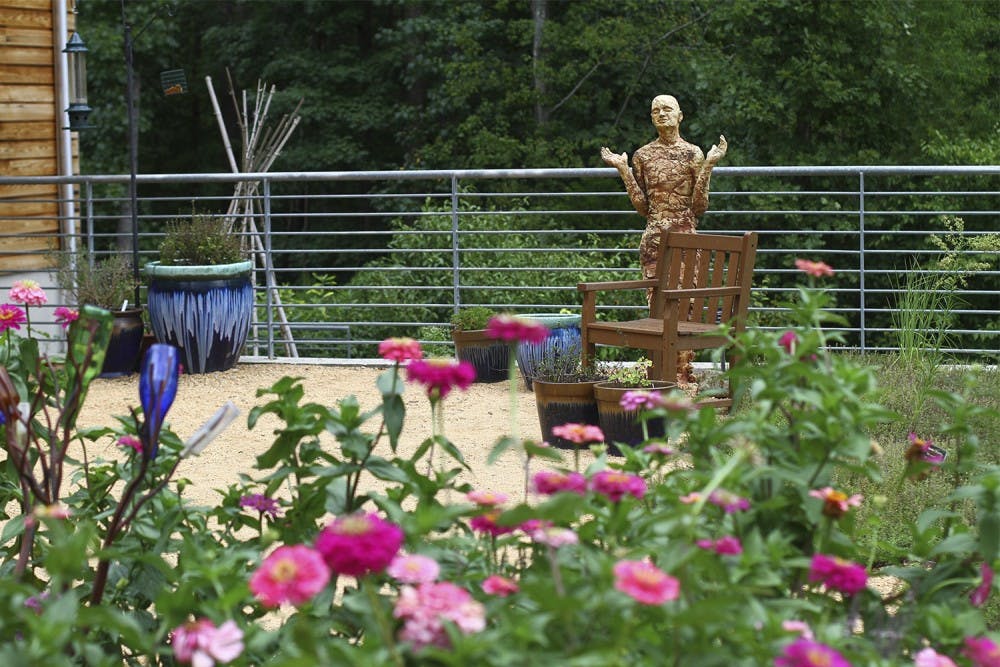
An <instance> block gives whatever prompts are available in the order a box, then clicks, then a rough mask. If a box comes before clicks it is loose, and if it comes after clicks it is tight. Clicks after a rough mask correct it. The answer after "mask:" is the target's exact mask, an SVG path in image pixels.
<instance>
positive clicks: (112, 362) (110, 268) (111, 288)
mask: <svg viewBox="0 0 1000 667" xmlns="http://www.w3.org/2000/svg"><path fill="white" fill-rule="evenodd" d="M56 282H57V283H58V284H59V288H60V289H62V290H63V291H64V292H66V293H67V294H68V295H69V300H70V302H71V303H73V304H74V305H75V306H76V307H77V308H81V307H83V306H86V305H89V306H97V307H98V308H103V309H104V310H109V311H111V314H112V318H113V319H112V330H111V341H110V342H109V343H108V349H107V352H106V353H105V356H104V365H103V366H102V367H101V377H119V376H122V375H129V374H131V373H133V372H134V371H135V370H136V367H137V365H138V362H139V353H140V351H141V348H142V334H143V324H142V308H141V307H139V305H138V304H135V303H131V304H130V301H131V300H132V299H134V295H135V288H136V281H135V276H134V273H133V271H132V263H131V262H130V261H129V259H128V257H127V256H126V255H123V254H111V255H108V256H107V257H106V258H103V259H99V260H96V261H95V260H94V259H93V258H92V257H88V256H87V255H85V254H84V253H75V254H72V253H71V254H67V255H63V256H62V257H61V258H60V264H59V270H58V271H57V273H56ZM130 305H131V307H130Z"/></svg>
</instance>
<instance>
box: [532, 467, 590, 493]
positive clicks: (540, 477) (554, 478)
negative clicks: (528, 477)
mask: <svg viewBox="0 0 1000 667" xmlns="http://www.w3.org/2000/svg"><path fill="white" fill-rule="evenodd" d="M532 481H533V482H534V485H535V491H537V492H538V493H541V494H542V495H546V496H549V495H552V494H554V493H559V492H560V491H569V492H570V493H576V494H579V495H581V496H582V495H583V494H585V493H586V492H587V480H586V478H584V476H583V475H581V474H580V473H578V472H569V473H561V472H556V471H555V470H542V471H540V472H537V473H535V476H534V478H533V480H532Z"/></svg>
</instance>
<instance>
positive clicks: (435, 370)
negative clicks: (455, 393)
mask: <svg viewBox="0 0 1000 667" xmlns="http://www.w3.org/2000/svg"><path fill="white" fill-rule="evenodd" d="M406 379H407V380H409V381H411V382H417V383H419V384H422V385H424V387H425V389H426V390H427V395H428V396H429V397H431V398H432V399H435V400H437V399H439V398H444V397H445V396H447V395H448V394H450V393H451V390H452V389H455V388H458V389H461V390H462V391H465V390H466V389H468V388H469V385H471V384H472V383H473V382H475V381H476V369H475V367H474V366H473V365H472V364H470V363H469V362H467V361H455V360H454V359H414V360H413V361H411V362H410V364H409V365H408V366H407V367H406Z"/></svg>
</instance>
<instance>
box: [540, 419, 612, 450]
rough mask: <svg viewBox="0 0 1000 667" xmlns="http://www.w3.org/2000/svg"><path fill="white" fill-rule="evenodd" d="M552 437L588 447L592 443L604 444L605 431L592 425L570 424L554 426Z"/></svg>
mask: <svg viewBox="0 0 1000 667" xmlns="http://www.w3.org/2000/svg"><path fill="white" fill-rule="evenodd" d="M552 435H554V436H556V437H557V438H562V439H564V440H568V441H570V442H572V443H575V444H577V445H586V444H587V443H590V442H604V431H602V430H601V427H599V426H593V425H591V424H576V423H573V422H569V423H567V424H561V425H559V426H553V427H552Z"/></svg>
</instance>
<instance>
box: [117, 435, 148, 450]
mask: <svg viewBox="0 0 1000 667" xmlns="http://www.w3.org/2000/svg"><path fill="white" fill-rule="evenodd" d="M118 446H119V447H130V448H132V449H134V450H135V451H136V452H138V453H140V454H141V453H142V441H141V440H139V438H137V437H135V436H134V435H123V436H122V437H120V438H118Z"/></svg>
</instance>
